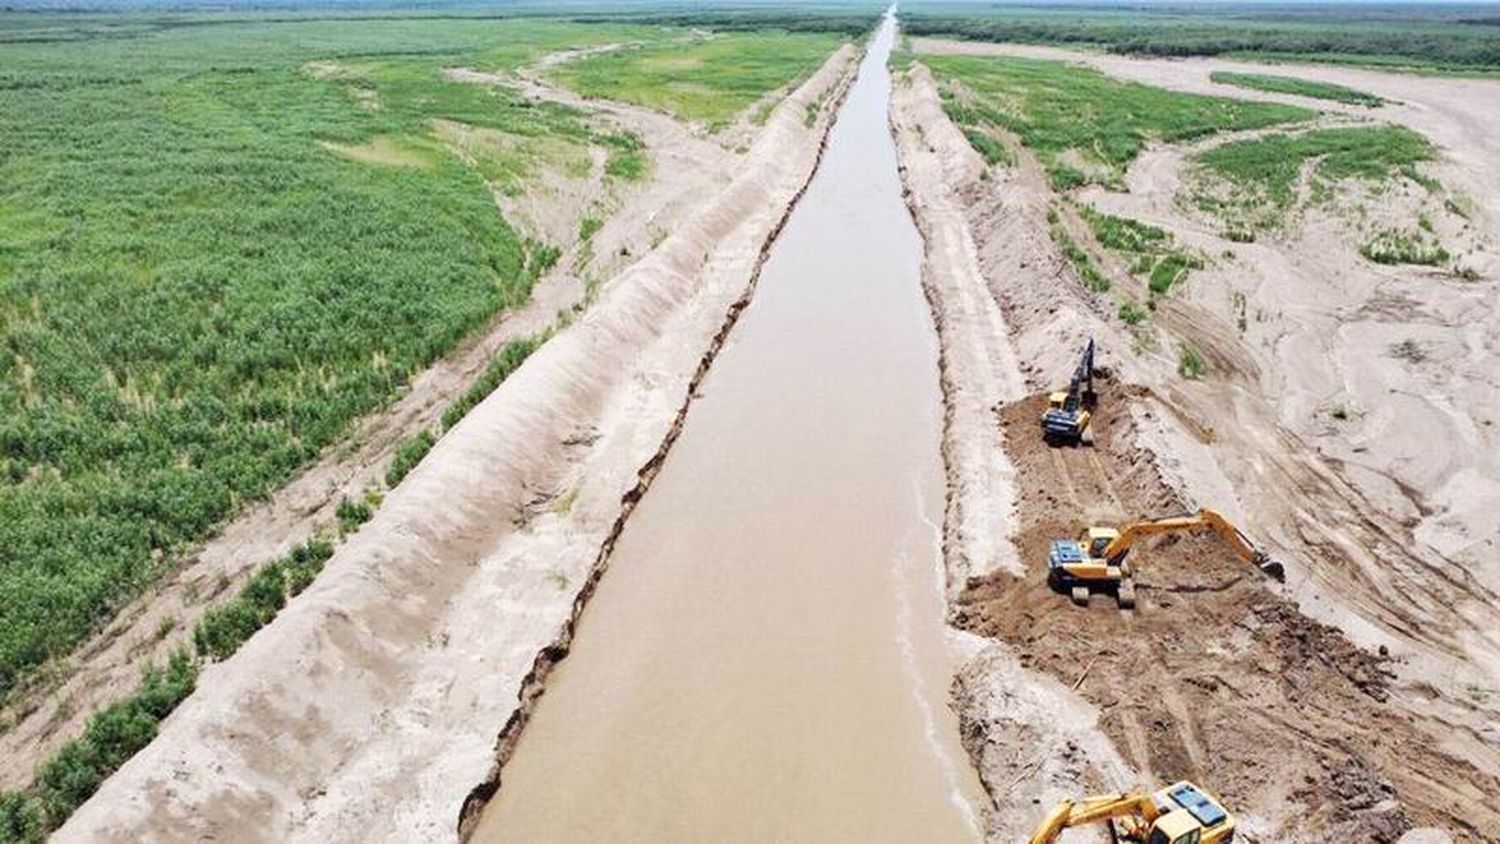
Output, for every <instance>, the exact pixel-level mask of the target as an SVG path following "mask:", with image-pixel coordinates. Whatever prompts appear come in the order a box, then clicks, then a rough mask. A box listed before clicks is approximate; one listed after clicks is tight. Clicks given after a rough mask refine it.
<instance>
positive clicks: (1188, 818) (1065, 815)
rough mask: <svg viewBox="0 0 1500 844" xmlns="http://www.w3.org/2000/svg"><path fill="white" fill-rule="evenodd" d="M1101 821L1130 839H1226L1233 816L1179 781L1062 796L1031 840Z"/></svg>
mask: <svg viewBox="0 0 1500 844" xmlns="http://www.w3.org/2000/svg"><path fill="white" fill-rule="evenodd" d="M1095 823H1102V824H1104V825H1105V827H1106V828H1107V829H1108V830H1109V832H1110V833H1111V836H1110V840H1111V841H1119V842H1128V844H1229V843H1230V842H1232V841H1233V840H1234V818H1233V817H1231V816H1230V815H1229V813H1228V812H1226V811H1224V807H1223V806H1221V805H1219V801H1217V800H1215V799H1214V798H1213V797H1211V796H1209V794H1208V792H1206V791H1204V790H1203V789H1201V788H1199V787H1198V786H1196V785H1193V784H1192V783H1190V782H1187V781H1185V780H1184V781H1181V782H1177V783H1174V784H1172V785H1169V786H1167V787H1166V788H1163V789H1160V790H1158V791H1155V792H1150V793H1143V792H1134V793H1131V794H1102V795H1099V796H1097V797H1085V798H1082V799H1073V798H1066V799H1064V800H1063V801H1062V802H1061V803H1059V804H1058V805H1057V807H1056V808H1055V809H1053V810H1052V811H1051V812H1049V813H1047V815H1046V817H1044V818H1042V822H1041V823H1040V824H1038V825H1037V828H1036V831H1034V832H1033V833H1032V834H1031V838H1030V844H1055V842H1056V841H1057V839H1058V838H1059V837H1060V836H1061V835H1062V832H1063V830H1065V829H1069V828H1071V827H1079V826H1085V825H1088V824H1095Z"/></svg>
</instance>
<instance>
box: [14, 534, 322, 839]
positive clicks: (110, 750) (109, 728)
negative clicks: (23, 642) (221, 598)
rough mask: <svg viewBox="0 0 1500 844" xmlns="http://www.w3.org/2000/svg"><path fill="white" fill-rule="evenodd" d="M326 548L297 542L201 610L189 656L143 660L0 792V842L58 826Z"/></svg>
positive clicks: (308, 572)
mask: <svg viewBox="0 0 1500 844" xmlns="http://www.w3.org/2000/svg"><path fill="white" fill-rule="evenodd" d="M332 555H333V545H332V543H330V542H327V541H325V540H321V539H315V540H312V541H309V542H307V543H306V544H303V545H300V546H298V547H297V548H295V549H293V551H292V552H291V553H290V554H288V555H287V556H285V557H283V558H281V559H279V560H276V561H275V562H272V563H269V564H267V565H265V566H263V567H262V568H261V569H260V570H259V571H257V572H256V573H255V574H254V575H252V576H251V578H250V580H249V582H248V583H246V585H245V587H244V588H243V589H242V590H241V591H240V594H239V595H237V596H236V597H235V598H233V599H232V600H230V601H229V602H228V603H226V604H224V605H222V606H219V607H216V608H214V609H212V610H209V611H208V612H207V613H205V614H204V616H203V618H202V619H201V620H200V621H199V622H198V625H197V626H196V627H195V628H194V629H193V647H194V650H195V651H196V656H195V655H194V654H192V653H190V652H189V651H187V650H178V651H176V652H175V653H173V654H172V656H171V657H170V658H169V660H168V662H167V665H166V667H165V668H157V667H155V666H147V667H146V669H145V671H144V672H142V675H141V682H140V684H139V685H138V686H137V687H136V689H135V691H134V692H132V693H131V694H130V695H128V696H127V697H125V698H123V699H121V700H119V701H117V702H115V703H113V704H110V705H109V706H107V707H105V708H103V709H101V710H99V711H98V712H97V713H95V714H94V716H93V717H92V718H90V719H89V723H88V726H87V727H86V728H85V730H84V732H83V734H82V735H81V736H79V737H78V738H75V739H72V740H71V741H69V742H67V743H66V744H64V745H63V746H62V747H61V748H60V749H59V750H58V751H57V752H56V753H54V754H53V755H52V757H51V758H49V759H48V760H47V761H45V762H44V763H42V764H41V765H40V766H39V767H38V769H37V777H36V781H35V782H34V783H33V784H32V786H31V787H30V788H29V789H27V790H26V791H6V792H0V842H28V844H29V842H40V841H42V840H43V838H44V837H45V835H46V833H47V832H49V831H50V830H53V829H56V828H57V827H59V826H61V825H62V823H63V822H64V821H66V820H67V819H68V816H69V815H71V814H72V813H73V811H74V810H75V809H77V808H78V807H79V806H80V805H82V804H83V802H84V801H85V800H87V799H88V798H89V796H91V795H92V794H93V793H94V792H95V791H96V790H97V789H98V787H99V785H100V784H101V783H103V782H104V780H105V779H106V778H107V777H109V775H110V774H112V773H114V772H115V771H116V770H118V769H119V767H120V766H121V765H123V764H124V763H125V762H126V760H128V759H130V757H132V756H134V755H135V754H136V753H137V752H139V751H140V750H141V749H142V748H144V747H145V746H146V745H147V744H149V743H150V742H151V740H152V739H154V738H155V737H156V732H157V727H158V725H159V724H160V723H161V721H162V720H164V719H165V718H166V717H167V715H169V714H171V712H172V711H173V710H174V709H176V708H177V705H178V704H179V703H181V702H182V701H183V700H185V699H186V698H187V696H188V695H190V694H192V692H193V690H194V688H195V686H196V684H197V678H198V672H199V669H200V667H201V664H202V663H204V662H213V661H219V660H223V659H227V658H228V657H229V656H230V655H231V654H233V653H234V652H235V651H236V650H238V649H239V647H240V645H242V644H244V643H245V641H247V640H248V639H249V638H250V637H251V636H252V635H254V633H255V632H256V631H257V630H259V629H260V628H261V627H264V626H265V625H266V624H268V623H269V622H270V621H271V619H273V618H275V617H276V614H277V613H278V612H279V611H280V610H281V609H282V607H284V606H285V605H286V602H287V600H288V599H290V598H291V597H292V596H295V595H297V594H299V593H300V592H302V590H304V589H306V588H307V586H308V585H309V584H311V583H312V581H313V579H314V578H315V577H316V576H317V574H318V572H319V571H321V570H322V568H323V564H324V563H325V562H327V560H328V558H329V557H331V556H332ZM158 635H165V633H164V632H160V631H159V634H158Z"/></svg>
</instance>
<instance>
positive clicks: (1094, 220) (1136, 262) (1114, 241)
mask: <svg viewBox="0 0 1500 844" xmlns="http://www.w3.org/2000/svg"><path fill="white" fill-rule="evenodd" d="M1079 213H1080V215H1081V216H1082V217H1083V219H1084V221H1085V222H1087V223H1088V224H1089V228H1090V229H1091V230H1092V231H1093V233H1094V237H1095V238H1096V239H1098V241H1099V245H1101V246H1103V247H1105V248H1106V249H1112V250H1114V251H1116V252H1119V253H1122V254H1123V255H1125V256H1127V257H1129V258H1130V259H1131V264H1130V271H1131V273H1133V274H1135V275H1145V276H1146V277H1147V287H1148V288H1149V289H1150V291H1151V295H1152V296H1161V295H1164V294H1165V293H1167V291H1169V290H1171V289H1172V286H1173V285H1174V284H1177V283H1179V282H1181V281H1182V280H1183V279H1184V278H1186V277H1187V274H1188V273H1189V272H1190V271H1192V270H1195V269H1201V268H1202V267H1203V260H1202V259H1201V258H1199V257H1198V256H1196V255H1194V254H1192V253H1190V252H1188V251H1186V250H1184V249H1181V248H1179V247H1178V246H1177V245H1176V243H1175V241H1174V240H1173V238H1172V236H1171V235H1170V234H1169V233H1167V232H1166V231H1165V230H1164V229H1160V228H1157V227H1156V226H1152V225H1148V224H1146V223H1142V222H1140V221H1139V220H1131V219H1127V218H1125V217H1115V216H1113V215H1110V214H1103V213H1100V212H1099V211H1096V210H1094V209H1093V208H1091V207H1089V206H1087V205H1081V206H1080V207H1079Z"/></svg>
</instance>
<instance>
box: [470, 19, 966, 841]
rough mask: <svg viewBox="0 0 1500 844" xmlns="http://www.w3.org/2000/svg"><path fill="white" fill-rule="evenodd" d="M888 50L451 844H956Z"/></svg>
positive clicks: (922, 369)
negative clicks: (489, 786)
mask: <svg viewBox="0 0 1500 844" xmlns="http://www.w3.org/2000/svg"><path fill="white" fill-rule="evenodd" d="M894 37H895V25H894V20H893V19H891V18H887V20H886V21H885V22H884V24H883V25H882V26H881V28H880V30H879V32H878V33H877V35H876V37H875V39H874V40H873V42H872V43H871V45H870V48H869V50H868V53H867V55H866V57H865V59H864V62H863V64H862V66H861V68H860V72H859V77H858V79H857V81H856V82H855V85H854V87H853V89H852V90H851V91H850V93H849V96H848V98H847V100H846V102H845V104H844V105H843V108H842V111H841V113H840V116H839V119H838V122H837V124H836V125H835V126H834V128H833V130H832V134H831V136H830V138H829V142H828V148H827V152H826V154H825V157H824V160H823V162H822V165H821V167H820V169H819V171H818V173H817V175H816V176H815V177H814V179H813V182H812V183H811V185H810V186H809V188H808V190H807V192H806V194H805V195H804V197H803V199H802V200H801V202H800V204H799V205H798V206H797V208H796V210H795V211H794V212H793V214H792V216H791V218H790V220H789V221H788V223H787V226H786V228H785V229H784V230H783V232H782V234H781V236H780V238H779V239H778V240H777V241H776V243H775V245H774V246H773V247H772V251H771V253H770V256H769V258H768V259H767V262H766V263H765V265H764V267H763V270H762V276H761V280H760V283H759V287H758V289H757V293H756V297H755V299H754V301H753V303H752V304H751V305H750V307H749V308H748V309H747V310H746V312H745V313H744V315H743V317H742V318H741V320H740V322H739V324H738V326H737V327H736V329H735V331H734V333H733V334H732V335H731V337H730V341H729V344H728V345H727V346H726V347H725V349H724V351H723V352H722V353H721V355H720V356H719V359H718V360H717V362H716V363H715V366H714V368H713V370H712V371H711V372H710V373H709V375H708V377H707V378H706V379H705V380H704V382H703V384H702V386H701V396H700V397H699V398H698V399H696V400H695V402H694V404H693V409H692V412H691V414H690V416H689V418H688V420H687V424H686V426H685V427H684V429H683V431H682V434H681V436H680V438H679V440H678V441H677V443H676V444H675V445H674V447H673V450H672V452H671V455H670V457H669V459H668V460H667V461H666V464H665V465H664V466H663V467H662V470H661V473H660V474H659V475H658V476H657V478H656V479H655V481H654V483H653V485H652V488H651V492H650V494H649V495H647V496H646V497H645V498H644V499H643V500H642V501H641V503H640V505H639V506H638V507H637V508H636V510H635V512H634V514H633V515H632V517H631V520H630V522H629V523H628V524H627V526H626V528H625V531H624V533H623V534H622V536H621V537H620V540H619V543H618V544H617V545H616V547H615V549H614V552H613V555H612V557H611V560H610V571H609V576H608V577H606V578H604V579H603V580H602V581H601V582H600V585H599V588H598V591H597V593H596V594H595V595H594V597H593V599H592V601H591V603H590V605H589V608H588V610H587V611H586V613H585V614H584V616H583V619H582V621H581V624H580V626H579V629H578V632H577V636H576V638H575V640H574V642H573V645H572V649H571V652H570V654H569V656H568V658H567V659H566V660H564V661H563V662H562V663H561V664H559V665H558V667H557V668H556V669H555V670H554V672H553V673H552V675H551V676H550V677H549V678H548V681H547V686H546V694H545V697H544V698H543V699H542V700H541V701H540V702H539V703H538V704H537V705H536V708H535V711H534V713H533V715H532V717H531V720H530V722H529V724H528V726H527V727H526V730H525V732H524V734H523V735H522V736H521V738H520V742H519V744H518V746H517V747H516V749H515V752H514V753H513V755H512V756H511V758H510V759H509V761H508V762H507V764H506V765H505V767H504V769H503V770H502V771H501V776H500V783H499V791H498V793H497V794H496V795H495V797H494V798H493V799H492V800H491V801H490V802H489V804H488V805H487V806H486V807H485V810H484V812H483V814H482V816H481V818H480V821H479V823H478V825H477V826H476V828H475V830H474V839H475V840H480V841H511V840H516V841H520V840H580V839H599V838H607V839H610V840H662V839H669V840H683V839H713V840H765V839H775V840H813V839H824V840H826V839H844V840H847V839H863V840H914V839H921V840H963V839H971V838H975V837H977V836H978V834H979V826H980V824H979V819H978V814H979V812H978V809H977V808H976V807H977V805H978V803H979V801H980V800H981V799H982V798H981V797H980V794H981V792H980V790H979V786H978V783H977V780H976V779H975V777H974V775H973V773H972V771H971V769H970V767H969V763H968V760H967V758H966V757H965V756H964V753H963V751H962V749H961V748H960V746H959V742H958V737H957V723H956V719H955V718H954V716H953V715H952V713H951V712H950V710H949V708H948V705H947V699H948V687H949V682H950V678H951V677H952V674H953V668H954V664H953V662H954V661H953V656H952V654H951V649H950V646H949V643H948V641H947V632H946V627H945V625H944V622H943V619H944V601H943V575H942V570H941V565H942V563H941V553H940V544H941V529H940V522H941V519H942V505H943V485H942V477H941V460H940V455H939V453H938V443H939V441H940V436H941V431H940V426H941V415H940V413H941V410H940V408H941V401H940V397H939V394H938V386H937V343H936V338H935V335H934V333H933V330H932V326H931V318H930V315H929V312H928V309H927V306H926V303H925V301H924V300H923V297H922V291H921V283H920V275H921V261H922V243H921V240H920V238H919V237H918V234H917V232H916V230H915V228H914V227H913V225H912V221H911V218H910V216H909V214H908V212H907V209H906V207H905V206H904V204H903V202H902V198H901V184H900V179H899V176H898V172H897V167H896V154H895V147H894V144H893V142H892V139H891V136H890V133H889V127H888V124H887V108H888V103H889V99H890V77H889V74H888V72H887V70H886V60H887V58H888V56H889V52H890V49H891V45H892V42H893V40H894Z"/></svg>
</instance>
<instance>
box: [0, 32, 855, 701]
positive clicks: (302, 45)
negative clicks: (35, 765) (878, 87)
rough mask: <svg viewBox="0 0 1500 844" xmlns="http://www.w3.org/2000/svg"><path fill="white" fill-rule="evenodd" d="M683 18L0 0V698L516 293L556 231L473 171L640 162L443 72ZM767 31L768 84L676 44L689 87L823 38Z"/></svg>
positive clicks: (618, 169) (804, 49) (526, 104)
mask: <svg viewBox="0 0 1500 844" xmlns="http://www.w3.org/2000/svg"><path fill="white" fill-rule="evenodd" d="M684 34H685V33H683V32H682V31H680V30H679V31H672V30H663V29H661V28H660V27H638V26H629V25H624V24H619V25H607V26H605V25H580V24H569V23H562V22H552V21H542V20H483V19H477V20H476V19H468V20H465V19H449V18H441V17H439V18H416V17H396V18H390V19H384V18H366V19H355V20H335V19H320V18H317V17H314V16H310V15H292V16H286V17H285V19H270V18H264V17H253V16H252V17H251V18H249V19H244V18H243V16H242V17H241V18H238V19H236V18H226V17H223V16H215V15H198V16H188V17H181V16H179V17H173V18H167V19H158V18H153V17H149V16H144V15H136V16H131V15H101V16H90V15H83V16H68V15H34V14H0V338H3V342H4V345H5V351H4V354H0V606H4V607H5V612H4V615H3V622H0V697H3V696H4V695H5V694H6V693H7V692H9V691H10V690H11V689H13V688H14V687H15V685H16V684H17V683H18V682H19V681H20V679H21V678H22V677H23V675H24V674H25V673H26V672H27V671H28V670H29V669H31V668H33V667H35V666H37V665H39V664H41V663H43V662H44V661H46V660H47V659H48V658H50V657H52V656H55V655H58V654H61V653H65V652H67V651H68V650H69V649H71V648H72V647H73V646H75V645H76V644H77V643H78V642H79V641H80V640H81V639H82V638H83V637H84V636H86V635H87V634H88V633H89V632H90V631H91V630H93V629H95V628H96V627H97V626H98V625H99V624H100V623H101V622H103V621H104V620H106V619H107V618H109V617H110V616H111V615H112V613H113V612H114V610H115V609H116V608H117V607H119V606H120V605H121V603H122V602H124V601H126V600H128V599H129V598H130V597H132V596H133V595H135V594H136V593H138V592H139V591H140V589H142V588H143V587H144V586H145V585H146V584H148V583H150V582H151V581H152V580H153V579H154V578H155V577H157V576H158V575H159V574H160V573H161V572H163V571H164V570H166V569H168V568H170V567H171V566H173V565H175V564H177V563H178V562H179V561H180V560H181V559H182V558H183V555H184V554H185V553H186V552H188V551H190V550H191V548H192V547H193V546H194V545H195V544H196V543H197V542H199V541H201V540H202V539H203V538H204V537H205V536H206V535H207V534H208V533H209V532H210V531H211V530H213V529H214V528H215V526H217V525H218V524H220V523H222V521H223V520H224V519H225V518H227V517H229V516H230V515H232V514H233V513H234V512H236V510H237V509H238V508H239V507H240V506H241V505H242V504H243V503H244V502H246V501H249V500H253V499H256V498H258V497H260V496H263V495H265V494H267V493H269V492H270V491H272V490H274V489H276V488H277V487H278V486H280V485H281V484H283V483H285V482H286V481H287V480H288V479H289V478H290V477H291V476H292V474H293V473H295V472H296V471H297V470H298V469H299V468H300V467H301V466H303V465H305V464H306V463H307V462H308V461H309V460H310V459H311V458H313V457H314V456H315V455H317V454H318V453H319V452H320V451H322V450H323V449H324V448H326V447H327V446H329V445H331V444H333V443H335V442H337V440H338V439H339V438H340V437H341V436H343V435H344V434H345V433H346V432H347V430H348V429H349V426H350V424H351V422H352V421H353V420H354V419H356V418H357V417H359V416H361V415H362V414H365V413H368V412H370V411H372V410H374V409H376V408H378V407H379V406H381V405H382V403H384V402H385V401H386V400H387V399H389V398H390V397H391V396H392V395H393V394H394V393H395V391H396V390H397V389H398V388H399V387H400V386H401V385H402V384H404V383H405V382H406V381H407V379H408V378H409V377H410V376H411V375H412V374H413V373H415V372H417V371H419V370H421V369H422V368H423V367H424V366H425V365H427V364H428V363H430V362H431V361H432V360H433V359H435V358H436V357H437V356H439V355H441V354H443V353H444V352H446V351H447V350H448V349H450V348H452V347H453V345H454V344H455V343H456V342H458V340H459V339H460V338H462V337H464V336H465V335H467V334H469V333H470V332H472V331H474V330H475V329H476V328H478V327H480V326H482V325H484V324H485V323H486V322H487V321H488V320H489V319H490V318H491V317H492V316H493V315H494V314H495V313H496V312H497V311H499V310H501V309H504V308H507V307H510V306H513V305H515V304H517V303H520V302H522V301H524V300H526V298H527V297H528V295H529V292H530V288H531V285H532V282H533V281H534V279H535V278H536V277H537V275H538V274H539V273H540V272H541V271H542V270H543V269H545V267H546V265H547V262H548V261H549V260H550V259H552V258H553V257H554V256H555V255H556V254H557V251H556V248H555V247H554V246H552V245H549V244H540V243H533V242H528V241H526V240H525V239H524V238H522V237H520V236H518V235H517V234H516V232H514V231H513V230H512V229H511V228H510V227H509V226H508V225H507V224H506V222H505V221H504V220H503V219H502V218H501V217H500V216H499V214H498V213H497V212H496V208H495V202H494V199H493V196H492V193H491V190H492V188H493V189H500V190H507V191H520V190H524V189H525V186H526V184H527V181H528V179H529V178H530V177H532V176H533V175H535V174H536V173H538V172H539V171H540V170H543V169H560V170H563V171H569V172H576V171H577V169H578V168H579V167H586V166H587V161H588V158H589V155H590V148H602V149H603V150H605V151H607V152H609V153H610V161H611V167H610V172H611V173H613V174H616V176H617V177H618V178H629V177H632V176H638V175H639V174H640V172H641V171H642V170H643V162H644V158H643V157H642V156H641V154H640V148H639V141H638V140H637V139H635V138H634V137H632V136H629V135H620V134H616V133H612V132H601V131H600V130H598V129H596V128H594V124H593V123H592V122H590V121H589V120H588V119H587V116H586V115H584V114H582V113H579V112H577V111H574V110H571V109H568V108H564V107H559V106H554V105H551V104H546V103H537V102H533V101H530V100H528V99H526V98H524V97H522V96H520V95H518V94H516V93H513V92H512V91H511V90H510V89H508V88H506V87H504V86H493V85H472V84H462V83H458V82H450V81H447V80H446V79H445V78H444V76H443V74H442V72H441V71H442V69H443V68H445V67H454V66H468V67H476V68H482V69H488V70H505V69H510V68H514V67H516V66H518V65H520V64H522V63H525V62H529V61H532V60H534V59H535V58H537V57H539V56H541V55H542V54H544V53H547V52H551V51H554V50H559V49H563V48H575V47H587V46H593V45H600V44H607V43H618V42H621V41H646V42H648V43H649V42H651V41H652V39H660V40H673V41H675V40H677V39H680V38H682V37H683V36H684ZM736 37H738V36H736ZM786 38H787V39H788V40H787V41H785V42H783V41H782V40H781V39H780V38H778V37H771V36H767V37H766V40H765V42H764V43H763V44H762V46H761V52H760V55H761V56H762V58H763V60H764V61H763V64H764V65H769V64H772V63H773V62H772V59H771V58H770V56H771V55H772V54H774V53H778V52H780V49H779V48H778V47H777V46H776V45H777V44H778V43H782V44H786V43H791V42H795V44H796V46H795V48H794V49H793V50H792V52H793V53H794V56H793V57H792V58H788V59H786V60H785V61H783V62H781V63H780V65H779V66H780V67H782V68H784V69H787V70H786V75H784V76H781V77H779V78H777V77H775V75H774V74H773V73H771V72H770V71H767V70H765V69H764V67H761V68H759V75H754V74H751V73H750V72H748V71H745V72H743V73H740V72H739V71H738V69H736V71H735V72H731V73H728V74H726V78H727V79H728V80H729V84H728V85H726V86H725V87H723V88H721V89H713V88H712V86H711V85H708V84H707V83H703V82H702V79H706V78H712V77H713V76H714V75H715V74H716V73H718V72H719V69H718V68H717V67H716V65H715V64H714V63H715V62H716V61H719V59H718V58H717V57H716V56H714V55H712V54H709V55H700V56H699V57H698V64H696V65H695V70H693V71H692V72H693V73H694V74H695V75H696V76H698V77H699V78H700V84H702V85H703V87H704V88H705V93H704V94H703V98H704V99H703V101H704V102H705V103H709V104H711V103H712V102H713V101H714V100H715V98H716V97H719V96H722V97H723V98H725V99H727V100H729V101H731V102H732V103H740V102H743V101H745V100H746V99H747V98H750V99H753V98H754V97H757V96H759V95H760V93H762V92H763V91H765V90H768V89H770V88H774V87H777V86H779V85H782V84H785V83H786V82H787V81H788V80H789V79H790V78H791V77H792V76H794V75H795V74H796V73H798V72H801V70H800V68H802V67H804V66H805V64H806V63H807V62H808V61H810V60H811V59H810V56H811V52H812V50H813V47H812V42H813V40H814V39H816V40H817V43H821V44H825V45H827V44H831V42H832V37H831V36H824V37H822V38H816V37H815V36H796V37H792V36H787V37H786ZM737 74H738V75H737ZM756 84H760V85H763V86H764V87H762V88H761V89H759V90H755V88H754V86H755V85H756ZM710 89H711V90H710ZM703 107H704V108H711V107H713V106H711V105H707V104H706V105H704V106H703ZM731 107H732V106H729V107H726V108H731Z"/></svg>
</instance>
